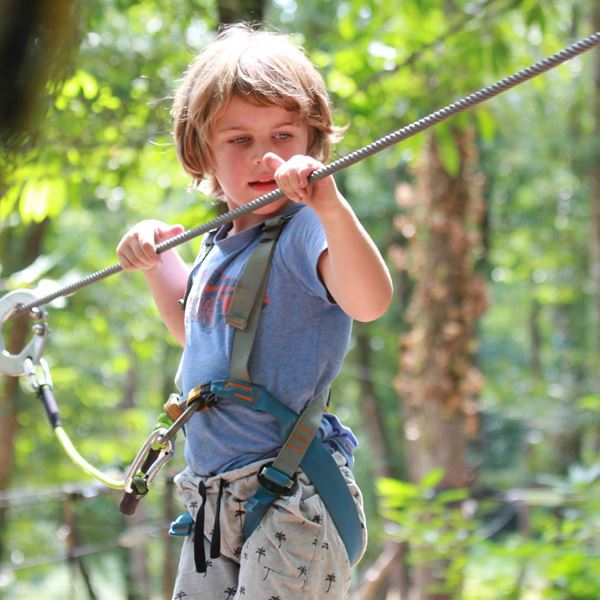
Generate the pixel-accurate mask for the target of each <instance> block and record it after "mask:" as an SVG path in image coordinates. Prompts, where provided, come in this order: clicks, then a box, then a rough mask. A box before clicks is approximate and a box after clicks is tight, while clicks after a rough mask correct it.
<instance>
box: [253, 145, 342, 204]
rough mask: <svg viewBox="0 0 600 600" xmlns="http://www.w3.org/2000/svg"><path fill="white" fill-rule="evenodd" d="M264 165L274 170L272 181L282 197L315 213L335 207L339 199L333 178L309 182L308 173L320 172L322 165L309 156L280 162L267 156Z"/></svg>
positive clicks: (270, 154)
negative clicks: (302, 204)
mask: <svg viewBox="0 0 600 600" xmlns="http://www.w3.org/2000/svg"><path fill="white" fill-rule="evenodd" d="M263 161H264V163H265V164H266V165H267V167H269V169H272V170H273V177H274V178H275V181H276V183H277V185H278V187H279V188H280V189H281V190H282V191H283V193H284V194H285V195H286V196H287V197H288V198H289V199H290V200H293V201H294V202H303V203H305V204H307V205H308V206H310V207H311V208H313V209H314V210H315V211H317V212H321V211H324V210H326V209H327V208H330V207H333V206H334V205H335V204H337V202H338V200H339V197H338V191H337V187H336V185H335V181H334V179H333V177H331V176H329V177H325V178H324V179H320V180H319V181H316V182H314V183H311V182H309V180H308V178H309V177H310V175H311V173H313V172H314V171H317V170H319V169H321V168H323V163H321V162H319V161H318V160H317V159H315V158H313V157H312V156H302V155H297V156H293V157H292V158H290V159H289V160H287V161H285V160H284V159H283V158H281V157H280V156H278V155H277V154H274V153H273V152H267V153H266V154H265V156H264V157H263Z"/></svg>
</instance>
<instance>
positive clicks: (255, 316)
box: [225, 215, 290, 381]
mask: <svg viewBox="0 0 600 600" xmlns="http://www.w3.org/2000/svg"><path fill="white" fill-rule="evenodd" d="M289 219H290V215H282V216H277V217H273V218H271V219H268V220H267V221H265V223H264V225H263V230H262V234H261V238H260V241H259V242H258V246H257V247H256V248H255V249H254V251H253V252H252V254H251V255H250V258H248V261H247V262H246V265H245V266H244V269H243V270H242V273H241V274H240V277H239V278H238V281H237V284H236V286H235V290H234V292H233V296H232V299H231V304H230V307H229V311H228V314H227V315H226V317H225V318H226V321H227V323H228V324H229V325H231V326H232V327H234V328H235V332H234V337H233V346H232V349H231V359H230V364H229V374H230V376H231V377H233V378H234V379H239V380H242V381H250V374H249V372H248V363H249V361H250V355H251V353H252V348H253V346H254V339H255V338H256V332H257V331H258V323H259V321H260V311H261V308H262V303H263V298H264V295H265V291H266V289H267V283H268V280H269V271H270V269H271V257H272V255H273V251H274V249H275V242H276V241H277V239H278V238H279V235H280V234H281V231H282V229H283V226H284V224H285V223H286V222H287V221H288V220H289Z"/></svg>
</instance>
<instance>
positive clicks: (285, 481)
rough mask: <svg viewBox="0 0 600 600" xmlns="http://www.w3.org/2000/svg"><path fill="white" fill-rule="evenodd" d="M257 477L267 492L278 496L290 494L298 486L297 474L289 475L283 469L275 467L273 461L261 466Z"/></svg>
mask: <svg viewBox="0 0 600 600" xmlns="http://www.w3.org/2000/svg"><path fill="white" fill-rule="evenodd" d="M256 479H258V483H259V484H260V485H261V486H262V487H263V488H264V489H265V490H267V492H270V493H271V494H275V495H276V496H289V495H290V494H291V493H292V492H293V491H294V488H295V487H296V476H295V475H294V476H293V477H289V476H288V475H286V474H285V473H284V472H283V471H280V470H279V469H276V468H274V467H273V461H271V462H268V463H265V464H264V465H262V466H261V467H260V469H259V470H258V473H257V474H256Z"/></svg>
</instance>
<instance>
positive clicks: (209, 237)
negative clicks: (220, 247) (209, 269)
mask: <svg viewBox="0 0 600 600" xmlns="http://www.w3.org/2000/svg"><path fill="white" fill-rule="evenodd" d="M218 231H219V230H218V229H212V230H211V231H209V232H208V233H207V234H206V239H205V240H204V244H203V245H202V254H201V255H200V258H199V259H198V262H197V263H196V265H195V266H194V268H193V269H192V270H191V272H190V274H189V275H188V279H187V284H186V286H185V294H184V295H183V298H181V300H179V305H180V306H181V310H185V305H186V304H187V300H188V296H189V295H190V292H191V291H192V286H193V285H194V276H195V275H196V273H197V272H198V269H199V268H200V267H201V266H202V263H203V262H204V260H205V259H206V257H207V256H208V255H209V253H210V251H211V250H212V249H213V246H214V245H215V236H216V235H217V232H218Z"/></svg>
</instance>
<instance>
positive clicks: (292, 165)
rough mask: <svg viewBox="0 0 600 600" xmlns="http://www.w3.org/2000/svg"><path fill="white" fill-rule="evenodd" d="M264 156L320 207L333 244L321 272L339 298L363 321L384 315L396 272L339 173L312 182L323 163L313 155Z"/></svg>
mask: <svg viewBox="0 0 600 600" xmlns="http://www.w3.org/2000/svg"><path fill="white" fill-rule="evenodd" d="M264 160H265V163H266V164H267V165H268V166H269V168H272V169H273V171H274V177H275V181H276V182H277V185H278V186H279V187H280V188H281V189H282V191H283V192H284V193H285V195H286V196H287V197H288V198H290V200H293V201H295V202H303V203H305V204H306V205H308V206H310V207H311V208H312V209H313V210H314V211H315V212H316V213H317V216H318V217H319V220H320V221H321V224H322V225H323V229H324V230H325V236H326V237H327V245H328V249H327V250H326V251H325V252H324V253H323V254H322V255H321V257H320V259H319V264H318V269H319V275H320V276H321V279H322V280H323V283H324V284H325V286H326V287H327V289H328V291H329V293H330V294H331V295H332V296H333V298H334V299H335V301H336V302H337V303H338V304H339V306H340V307H341V308H342V310H344V312H346V313H347V314H348V315H349V316H351V317H352V318H353V319H356V320H357V321H373V320H374V319H377V318H378V317H380V316H381V315H383V313H384V312H385V311H386V310H387V308H388V306H389V304H390V302H391V299H392V293H393V288H392V279H391V276H390V273H389V271H388V269H387V267H386V265H385V262H384V260H383V258H382V256H381V254H380V253H379V250H378V249H377V246H375V243H374V242H373V240H372V239H371V238H370V236H369V234H368V233H367V232H366V230H365V229H364V227H363V226H362V225H361V223H360V221H359V220H358V218H357V217H356V215H355V214H354V211H353V210H352V208H351V207H350V205H349V204H348V202H347V201H346V199H345V198H344V197H343V196H342V195H341V194H340V192H339V191H338V189H337V186H336V185H335V181H334V179H333V177H331V176H329V177H326V178H324V179H321V180H319V181H317V182H315V183H312V184H309V182H308V177H309V176H310V174H311V173H312V172H313V171H316V170H318V169H320V168H322V167H323V165H322V164H321V163H320V162H319V161H317V160H315V159H314V158H312V157H309V156H294V157H293V158H292V159H290V160H289V161H287V162H285V161H283V160H282V159H281V158H280V157H279V156H277V155H275V154H273V153H268V154H266V155H265V158H264Z"/></svg>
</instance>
